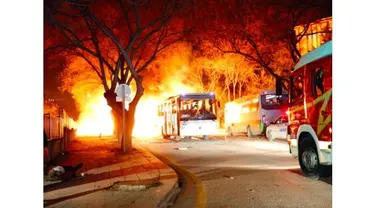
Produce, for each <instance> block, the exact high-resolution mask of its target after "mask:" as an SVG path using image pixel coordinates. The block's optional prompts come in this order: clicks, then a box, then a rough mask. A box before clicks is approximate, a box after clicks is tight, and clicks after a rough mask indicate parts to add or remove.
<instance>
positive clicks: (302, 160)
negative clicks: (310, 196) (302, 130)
mask: <svg viewBox="0 0 375 208" xmlns="http://www.w3.org/2000/svg"><path fill="white" fill-rule="evenodd" d="M298 161H299V165H300V167H301V170H302V172H303V174H304V175H305V176H306V177H309V178H311V179H319V178H320V177H324V176H327V175H328V171H329V168H327V166H324V165H321V164H320V161H319V157H318V151H317V148H316V145H315V142H314V141H313V140H312V139H311V138H302V141H301V143H300V145H299V151H298Z"/></svg>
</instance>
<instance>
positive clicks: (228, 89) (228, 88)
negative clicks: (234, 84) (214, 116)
mask: <svg viewBox="0 0 375 208" xmlns="http://www.w3.org/2000/svg"><path fill="white" fill-rule="evenodd" d="M227 91H228V102H230V87H229V86H227Z"/></svg>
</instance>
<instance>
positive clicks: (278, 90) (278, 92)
mask: <svg viewBox="0 0 375 208" xmlns="http://www.w3.org/2000/svg"><path fill="white" fill-rule="evenodd" d="M282 94H283V82H282V79H281V78H280V77H277V78H276V95H282Z"/></svg>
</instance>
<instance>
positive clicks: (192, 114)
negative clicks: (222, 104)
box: [181, 99, 216, 120]
mask: <svg viewBox="0 0 375 208" xmlns="http://www.w3.org/2000/svg"><path fill="white" fill-rule="evenodd" d="M214 103H215V102H214V100H212V101H210V99H202V100H182V101H181V106H190V107H188V109H183V110H181V120H196V119H199V120H201V119H216V115H215V108H214Z"/></svg>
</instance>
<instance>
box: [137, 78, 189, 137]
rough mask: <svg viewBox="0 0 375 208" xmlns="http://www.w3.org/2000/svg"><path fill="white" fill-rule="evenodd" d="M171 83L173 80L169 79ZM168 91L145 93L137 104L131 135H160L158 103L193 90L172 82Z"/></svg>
mask: <svg viewBox="0 0 375 208" xmlns="http://www.w3.org/2000/svg"><path fill="white" fill-rule="evenodd" d="M171 82H172V83H173V81H171ZM171 86H174V87H173V89H171V90H170V91H169V92H164V93H162V94H160V95H159V96H156V95H154V96H147V95H145V96H144V97H143V98H142V99H141V101H140V103H139V104H138V106H137V110H136V113H135V124H134V129H133V136H134V137H137V138H140V139H149V138H152V137H156V136H160V135H161V126H160V122H161V118H160V117H159V116H158V111H157V109H158V105H160V104H161V103H162V102H163V101H164V100H165V99H166V98H167V97H170V96H174V95H177V94H181V93H184V92H186V93H187V92H194V89H193V88H191V87H187V86H184V85H183V84H179V83H174V84H172V85H171Z"/></svg>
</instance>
